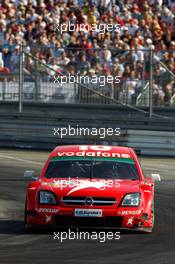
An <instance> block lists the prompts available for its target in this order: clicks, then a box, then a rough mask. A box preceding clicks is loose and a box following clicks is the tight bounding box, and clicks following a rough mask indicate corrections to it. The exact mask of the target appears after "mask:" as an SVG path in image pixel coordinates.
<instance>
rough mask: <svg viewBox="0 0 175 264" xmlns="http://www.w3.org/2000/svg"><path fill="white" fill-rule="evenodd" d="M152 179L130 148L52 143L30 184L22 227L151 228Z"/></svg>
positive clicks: (26, 173) (31, 174) (157, 176)
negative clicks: (45, 158) (51, 147)
mask: <svg viewBox="0 0 175 264" xmlns="http://www.w3.org/2000/svg"><path fill="white" fill-rule="evenodd" d="M25 176H26V177H27V176H28V177H29V176H30V177H32V178H34V175H33V171H26V172H25ZM153 178H154V179H153ZM155 180H159V175H157V174H154V175H152V178H146V177H145V176H144V175H143V172H142V169H141V166H140V164H139V161H138V158H137V156H136V154H135V152H134V150H133V149H131V148H128V147H118V146H97V145H93V146H87V145H81V146H77V145H72V146H59V147H56V148H55V149H54V150H53V151H52V153H51V154H50V156H49V158H48V160H47V161H46V164H45V166H44V167H43V169H42V172H41V174H40V176H39V178H38V179H36V178H35V180H33V181H32V182H30V183H29V185H28V188H27V195H26V205H25V228H26V229H27V230H29V229H31V228H33V227H35V228H36V226H38V227H39V226H40V227H41V226H59V227H62V226H64V227H69V228H71V227H76V228H81V227H83V228H84V227H85V228H87V227H88V228H99V227H100V228H111V229H113V228H117V229H118V228H127V229H128V228H129V229H133V230H141V231H144V232H151V231H152V229H153V226H154V181H155Z"/></svg>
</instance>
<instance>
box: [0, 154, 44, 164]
mask: <svg viewBox="0 0 175 264" xmlns="http://www.w3.org/2000/svg"><path fill="white" fill-rule="evenodd" d="M0 158H4V159H11V160H16V161H20V162H25V163H30V164H38V165H43V163H42V162H38V161H34V160H26V159H20V158H15V157H12V156H6V155H3V154H2V153H0Z"/></svg>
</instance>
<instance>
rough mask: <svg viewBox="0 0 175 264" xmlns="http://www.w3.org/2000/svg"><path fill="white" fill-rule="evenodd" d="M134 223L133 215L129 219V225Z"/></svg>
mask: <svg viewBox="0 0 175 264" xmlns="http://www.w3.org/2000/svg"><path fill="white" fill-rule="evenodd" d="M132 224H133V217H131V218H129V219H128V222H127V225H132Z"/></svg>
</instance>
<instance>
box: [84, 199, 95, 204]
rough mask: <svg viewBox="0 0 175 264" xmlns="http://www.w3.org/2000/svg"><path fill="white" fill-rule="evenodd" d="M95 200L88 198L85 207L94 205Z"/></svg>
mask: <svg viewBox="0 0 175 264" xmlns="http://www.w3.org/2000/svg"><path fill="white" fill-rule="evenodd" d="M93 202H94V201H93V199H92V198H91V197H86V198H85V200H84V203H85V205H93Z"/></svg>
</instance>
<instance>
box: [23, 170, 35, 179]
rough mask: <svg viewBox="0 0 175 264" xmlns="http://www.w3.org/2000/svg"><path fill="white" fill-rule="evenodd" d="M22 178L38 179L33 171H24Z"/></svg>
mask: <svg viewBox="0 0 175 264" xmlns="http://www.w3.org/2000/svg"><path fill="white" fill-rule="evenodd" d="M24 178H26V179H33V180H37V179H38V177H37V176H35V171H34V170H26V171H25V172H24Z"/></svg>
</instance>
